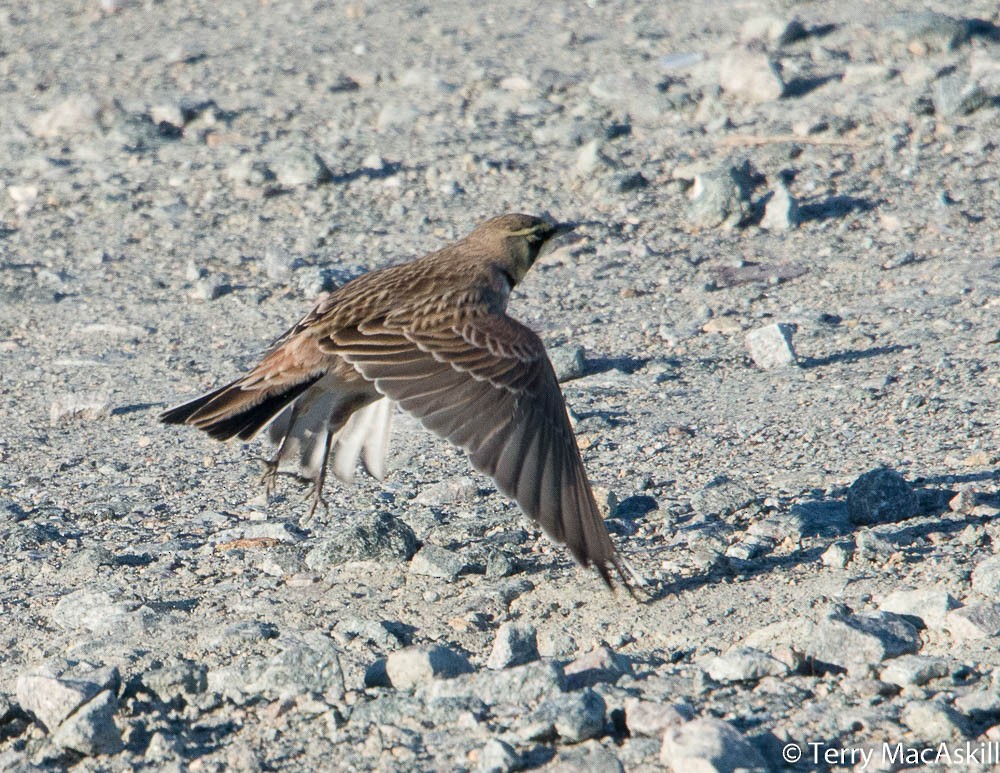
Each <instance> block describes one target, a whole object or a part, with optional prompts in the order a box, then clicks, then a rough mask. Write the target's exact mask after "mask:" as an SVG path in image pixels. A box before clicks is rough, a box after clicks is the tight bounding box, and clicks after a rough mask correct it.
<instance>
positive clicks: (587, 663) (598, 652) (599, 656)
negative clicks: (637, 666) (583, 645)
mask: <svg viewBox="0 0 1000 773" xmlns="http://www.w3.org/2000/svg"><path fill="white" fill-rule="evenodd" d="M630 670H631V669H630V666H629V662H628V660H627V659H625V658H623V657H621V656H620V655H616V654H615V653H614V652H613V651H612V650H611V649H610V648H609V647H606V646H601V647H597V648H596V649H593V650H591V651H590V652H588V653H586V654H584V655H581V656H580V657H578V658H576V660H573V661H571V662H569V663H567V664H566V667H565V669H564V671H565V674H566V687H567V689H569V690H578V689H580V688H581V687H592V686H594V685H596V684H602V683H606V684H614V683H615V682H617V681H618V680H619V679H620V678H621V677H622V676H623V675H624V674H627V673H628V672H629V671H630Z"/></svg>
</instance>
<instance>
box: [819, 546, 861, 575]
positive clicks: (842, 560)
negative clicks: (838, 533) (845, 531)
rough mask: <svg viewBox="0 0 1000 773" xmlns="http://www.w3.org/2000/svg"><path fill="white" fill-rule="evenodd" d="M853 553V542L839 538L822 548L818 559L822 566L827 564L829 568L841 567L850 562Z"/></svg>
mask: <svg viewBox="0 0 1000 773" xmlns="http://www.w3.org/2000/svg"><path fill="white" fill-rule="evenodd" d="M853 555H854V543H853V542H848V541H846V540H840V541H838V542H834V543H833V544H832V545H830V547H828V548H827V549H826V550H824V551H823V555H822V556H820V560H821V561H822V562H823V566H828V567H830V568H831V569H843V568H844V567H846V566H847V564H848V563H849V562H850V560H851V557H852V556H853Z"/></svg>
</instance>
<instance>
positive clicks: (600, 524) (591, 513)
mask: <svg viewBox="0 0 1000 773" xmlns="http://www.w3.org/2000/svg"><path fill="white" fill-rule="evenodd" d="M390 324H391V323H390ZM319 345H320V347H321V348H322V349H324V350H326V351H329V352H330V353H331V354H337V355H339V356H341V357H343V358H344V359H345V360H347V361H348V362H350V363H351V364H352V365H353V366H354V367H355V368H356V369H357V371H358V372H359V373H360V374H361V375H362V376H364V377H365V378H366V379H368V380H369V381H372V382H373V383H374V384H375V387H376V389H378V391H379V392H381V393H382V394H384V395H386V396H387V397H389V398H390V399H392V400H394V401H395V402H397V403H399V405H400V406H401V407H402V408H403V410H405V411H407V412H408V413H410V414H412V415H414V416H416V417H417V418H418V419H419V420H420V421H421V422H422V423H423V425H424V426H425V427H427V428H428V429H430V430H432V431H433V432H435V433H437V434H438V435H441V436H442V437H445V438H447V439H448V440H449V441H451V442H452V443H454V444H455V445H457V446H459V447H460V448H462V449H464V450H465V451H466V452H467V453H468V455H469V458H470V459H471V461H472V464H473V466H474V467H475V468H476V469H477V470H479V471H480V472H483V473H485V474H486V475H489V476H490V477H491V478H493V480H494V481H495V482H496V484H497V487H498V488H499V489H500V490H501V491H502V492H504V493H505V494H507V495H508V496H510V497H513V498H514V499H515V500H516V501H517V503H518V504H519V505H520V506H521V509H522V510H524V512H525V513H527V514H528V515H529V516H530V517H531V518H533V519H534V520H535V521H537V522H538V523H539V524H540V525H541V526H542V528H543V529H544V530H545V532H546V533H547V534H548V535H549V536H550V537H552V538H553V539H555V540H558V541H559V542H564V543H565V544H566V546H567V547H568V548H569V549H570V552H571V553H572V554H573V556H574V557H575V558H576V559H577V560H578V561H580V563H582V564H584V565H588V564H593V565H594V566H595V567H596V568H597V569H598V571H600V573H601V575H602V576H603V577H604V580H605V582H607V583H608V584H609V585H610V584H611V581H610V573H609V566H614V567H615V569H617V570H618V571H619V573H621V574H622V576H623V577H624V576H625V574H624V570H623V568H622V564H621V559H620V558H619V556H618V553H617V551H616V550H615V547H614V544H613V543H612V541H611V538H610V537H609V536H608V532H607V529H606V528H605V525H604V521H603V519H602V518H601V515H600V512H599V510H598V508H597V503H596V502H595V501H594V495H593V492H592V491H591V488H590V483H589V481H588V480H587V473H586V471H585V470H584V467H583V461H582V459H581V458H580V451H579V449H578V448H577V445H576V439H575V437H574V435H573V430H572V427H571V426H570V423H569V417H568V416H567V414H566V404H565V402H564V401H563V396H562V392H561V391H560V389H559V384H558V382H557V381H556V376H555V373H554V371H553V369H552V365H551V363H550V362H549V359H548V357H547V356H546V354H545V347H544V345H543V344H542V341H541V339H539V338H538V336H537V335H535V333H533V332H532V331H531V330H529V329H528V328H527V327H525V326H524V325H522V324H520V323H518V322H516V321H515V320H513V319H511V318H509V317H507V316H501V315H489V316H477V317H471V318H467V319H465V320H463V321H462V322H461V323H458V324H457V325H456V326H454V327H452V328H451V329H446V330H442V329H441V328H435V329H427V328H424V329H420V328H417V327H416V326H412V325H410V326H407V327H406V328H398V327H395V326H389V325H387V324H386V321H385V319H382V320H377V321H372V322H368V323H365V324H363V325H361V326H358V327H354V328H350V329H340V330H336V331H333V332H331V333H330V334H329V335H328V336H327V337H324V338H322V339H321V340H320V341H319Z"/></svg>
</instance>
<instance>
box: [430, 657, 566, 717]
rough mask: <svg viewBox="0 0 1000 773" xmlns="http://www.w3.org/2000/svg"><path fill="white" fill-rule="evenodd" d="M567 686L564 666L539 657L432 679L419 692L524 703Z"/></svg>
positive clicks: (491, 702)
mask: <svg viewBox="0 0 1000 773" xmlns="http://www.w3.org/2000/svg"><path fill="white" fill-rule="evenodd" d="M565 690H566V676H565V674H563V671H562V669H561V668H559V666H558V665H557V664H556V663H554V662H553V661H551V660H536V661H533V662H531V663H525V664H524V665H523V666H512V667H511V668H505V669H502V670H499V671H496V670H487V671H477V672H476V673H472V674H468V675H466V676H459V677H457V678H455V679H448V680H445V681H441V680H437V681H432V682H430V683H429V684H425V685H424V686H423V687H422V688H420V691H419V692H420V695H421V696H422V697H424V698H426V699H430V700H440V699H442V698H454V697H460V696H472V695H474V696H476V697H478V698H479V699H480V700H482V701H483V703H485V704H487V705H489V706H494V705H497V704H504V705H510V704H513V705H514V706H519V707H523V706H527V705H534V704H536V703H539V702H540V701H542V700H544V699H546V698H549V697H552V696H553V695H555V694H556V693H560V692H565Z"/></svg>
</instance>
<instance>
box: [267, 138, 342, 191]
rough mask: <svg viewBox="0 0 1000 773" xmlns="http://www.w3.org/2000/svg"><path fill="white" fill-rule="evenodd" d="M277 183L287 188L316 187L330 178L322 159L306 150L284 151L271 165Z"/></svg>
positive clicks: (289, 149)
mask: <svg viewBox="0 0 1000 773" xmlns="http://www.w3.org/2000/svg"><path fill="white" fill-rule="evenodd" d="M271 168H272V169H274V174H275V176H276V177H277V178H278V182H279V183H280V184H281V185H284V186H286V187H289V188H296V187H300V186H316V185H320V184H322V183H325V182H327V181H328V180H329V179H330V178H331V176H332V175H331V174H330V170H329V169H328V168H327V166H326V164H325V163H324V161H323V159H322V158H320V157H319V155H317V154H316V153H314V152H313V151H311V150H309V149H308V148H302V147H293V148H288V149H287V150H285V151H284V152H283V153H282V154H281V155H280V156H279V157H278V158H276V159H275V160H274V163H273V164H272V165H271Z"/></svg>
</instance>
